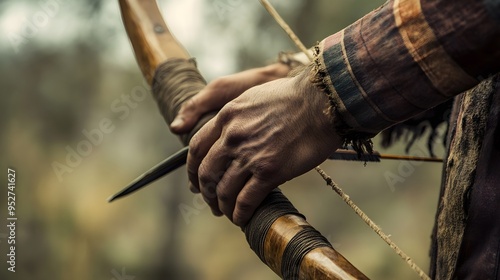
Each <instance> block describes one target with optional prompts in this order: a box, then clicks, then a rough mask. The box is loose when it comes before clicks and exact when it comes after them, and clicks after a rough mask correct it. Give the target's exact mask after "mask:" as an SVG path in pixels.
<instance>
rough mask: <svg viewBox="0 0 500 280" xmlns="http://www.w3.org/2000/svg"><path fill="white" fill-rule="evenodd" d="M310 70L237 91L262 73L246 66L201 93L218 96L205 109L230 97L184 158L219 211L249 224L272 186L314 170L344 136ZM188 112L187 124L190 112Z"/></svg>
mask: <svg viewBox="0 0 500 280" xmlns="http://www.w3.org/2000/svg"><path fill="white" fill-rule="evenodd" d="M250 71H252V70H250ZM309 71H310V70H309V69H308V68H307V69H306V70H304V71H303V72H302V73H300V74H299V75H297V76H295V77H292V78H290V77H288V78H281V79H277V80H274V81H271V82H268V83H265V84H262V85H259V86H255V87H251V88H250V89H248V90H246V91H245V92H243V93H242V94H241V95H239V96H238V94H237V92H238V90H240V89H241V88H243V86H242V84H244V83H245V82H248V78H249V77H248V75H250V76H251V77H250V79H251V78H253V79H254V80H253V81H257V80H259V79H260V78H258V77H257V76H253V77H252V75H258V73H257V72H258V71H257V72H253V73H252V72H246V71H245V72H242V73H238V74H235V75H234V76H228V77H229V78H227V79H229V80H230V81H231V82H230V83H229V85H227V87H226V90H227V89H230V90H229V91H226V92H225V93H223V94H220V93H216V91H211V92H208V93H205V94H206V95H207V96H206V97H201V100H203V98H206V99H207V100H208V99H209V97H210V95H217V96H219V97H218V99H217V98H216V99H215V100H216V101H215V102H214V101H210V102H209V105H202V108H203V110H206V109H207V108H209V107H211V108H213V106H215V105H219V106H220V105H223V104H224V102H227V104H225V105H224V106H223V107H222V109H221V110H220V111H219V113H218V114H217V115H216V117H214V118H213V119H212V120H211V121H209V122H208V123H207V124H205V125H204V126H203V127H202V128H201V129H200V131H199V132H198V133H196V134H195V135H194V137H193V138H192V139H191V142H190V144H189V147H190V149H189V154H188V159H187V169H188V176H189V180H190V183H191V184H192V186H191V188H192V190H193V191H195V192H197V191H199V192H201V194H202V196H203V198H204V200H205V201H206V202H207V203H208V205H209V206H210V208H211V209H212V212H213V213H214V214H215V215H222V214H224V215H226V216H227V217H228V218H229V219H230V220H231V221H232V222H233V223H235V224H236V225H238V226H243V225H245V224H246V223H247V221H248V220H249V219H250V217H251V216H252V214H253V212H254V211H255V209H256V208H257V206H258V205H259V204H260V203H261V202H262V200H263V199H264V198H265V197H266V196H267V194H268V193H269V192H270V191H271V190H272V189H274V188H276V187H278V186H279V185H280V184H283V183H284V182H286V181H288V180H291V179H293V178H294V177H297V176H299V175H301V174H303V173H305V172H307V171H309V170H311V169H312V168H314V167H315V166H317V165H318V164H320V163H321V162H323V161H324V160H325V159H326V158H327V157H328V156H329V155H330V154H331V153H333V152H334V151H335V150H336V149H337V148H339V147H340V145H341V138H340V137H339V136H338V135H337V134H336V132H335V130H334V128H333V124H332V121H331V117H330V116H329V115H327V114H326V113H325V112H328V110H327V109H328V98H327V96H326V94H324V93H323V92H321V91H319V90H318V89H317V88H316V87H315V86H314V85H312V84H311V83H310V81H309V75H310V74H309ZM273 77H275V76H273ZM241 78H246V79H245V80H241ZM270 79H272V78H270ZM231 83H233V84H232V85H231ZM247 85H248V83H247ZM207 87H209V86H207ZM231 89H233V90H231ZM234 89H237V90H234ZM235 96H237V97H235ZM230 97H233V98H234V99H233V100H231V98H230ZM210 100H213V99H210ZM196 102H198V101H196ZM198 104H200V103H198ZM188 106H192V105H188ZM186 110H194V109H189V107H188V109H186ZM198 110H199V109H198ZM198 112H200V111H198ZM180 115H181V114H180ZM183 117H184V121H185V122H186V120H187V119H188V117H186V114H184V115H183ZM179 131H181V130H179Z"/></svg>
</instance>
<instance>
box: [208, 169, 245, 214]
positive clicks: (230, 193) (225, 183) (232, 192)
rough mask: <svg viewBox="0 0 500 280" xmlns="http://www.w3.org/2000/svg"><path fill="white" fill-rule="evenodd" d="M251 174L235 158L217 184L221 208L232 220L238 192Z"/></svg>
mask: <svg viewBox="0 0 500 280" xmlns="http://www.w3.org/2000/svg"><path fill="white" fill-rule="evenodd" d="M250 175H251V173H250V172H249V171H248V170H246V169H245V168H244V167H243V166H242V165H241V163H239V162H237V161H236V160H233V161H232V162H231V164H230V165H229V167H228V168H227V170H226V172H225V173H224V176H223V177H222V179H221V180H220V182H219V184H218V185H217V191H216V193H217V201H218V206H219V209H220V211H221V212H222V213H224V215H226V216H227V217H228V218H229V219H230V220H232V219H233V210H234V206H235V204H236V198H237V197H238V193H239V192H240V191H241V189H242V188H243V186H245V184H246V182H247V181H248V179H249V178H250Z"/></svg>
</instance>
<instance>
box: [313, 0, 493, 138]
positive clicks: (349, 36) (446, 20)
mask: <svg viewBox="0 0 500 280" xmlns="http://www.w3.org/2000/svg"><path fill="white" fill-rule="evenodd" d="M315 61H316V65H317V71H318V73H319V72H321V73H324V74H323V76H322V77H321V79H319V78H318V77H317V78H318V80H320V83H321V87H322V88H323V89H326V91H327V92H328V93H329V94H330V100H331V102H332V103H333V104H335V107H336V108H335V110H336V114H337V115H339V116H340V117H341V119H342V121H343V122H344V125H345V126H346V127H348V130H350V131H355V132H356V133H361V134H365V135H375V134H377V133H378V132H380V131H382V130H383V129H385V128H387V127H389V126H391V125H393V124H395V123H398V122H401V121H403V120H405V119H407V118H410V117H412V116H414V115H416V114H418V113H420V112H422V111H425V110H427V109H430V108H432V107H434V106H436V105H437V104H439V103H442V102H444V101H445V100H447V99H449V98H451V97H453V96H455V95H457V94H459V93H461V92H463V91H465V90H467V89H470V88H472V87H474V86H475V85H476V84H478V83H479V82H480V80H482V79H484V78H486V77H488V76H489V75H491V74H494V73H496V72H499V71H500V0H481V1H480V0H390V1H388V2H386V3H385V4H384V5H383V6H381V7H380V8H378V9H377V10H374V11H373V12H371V13H369V14H368V15H366V16H365V17H363V18H362V19H360V20H358V21H357V22H355V23H353V24H352V25H350V26H348V27H347V28H345V29H344V30H342V31H340V32H338V33H336V34H334V35H331V36H329V37H327V38H326V39H324V40H323V41H322V42H320V43H319V45H318V46H317V53H316V57H315Z"/></svg>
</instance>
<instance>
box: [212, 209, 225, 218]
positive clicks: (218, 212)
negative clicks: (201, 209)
mask: <svg viewBox="0 0 500 280" xmlns="http://www.w3.org/2000/svg"><path fill="white" fill-rule="evenodd" d="M212 214H213V215H214V216H217V217H220V216H222V215H224V214H223V213H222V212H221V211H219V210H213V209H212Z"/></svg>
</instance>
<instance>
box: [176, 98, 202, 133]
mask: <svg viewBox="0 0 500 280" xmlns="http://www.w3.org/2000/svg"><path fill="white" fill-rule="evenodd" d="M198 99H199V98H198V96H197V95H195V96H193V97H192V98H191V99H189V100H188V101H186V102H184V104H182V106H181V109H180V110H179V113H177V116H176V117H175V119H174V120H173V121H172V123H171V124H170V130H171V131H172V132H173V133H175V134H183V133H187V132H189V131H191V129H192V128H193V127H194V126H195V124H196V122H197V121H198V119H199V118H200V116H201V115H202V114H203V113H204V112H202V110H203V108H201V107H200V106H202V104H200V102H199V100H198Z"/></svg>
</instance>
